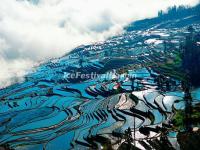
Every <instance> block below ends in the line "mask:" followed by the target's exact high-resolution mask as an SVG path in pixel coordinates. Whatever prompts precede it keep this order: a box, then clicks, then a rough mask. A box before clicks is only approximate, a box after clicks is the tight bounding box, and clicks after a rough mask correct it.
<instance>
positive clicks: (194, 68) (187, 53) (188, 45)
mask: <svg viewBox="0 0 200 150" xmlns="http://www.w3.org/2000/svg"><path fill="white" fill-rule="evenodd" d="M188 31H189V32H190V33H189V35H188V36H187V37H186V41H185V45H184V47H182V54H183V56H182V57H183V63H182V67H183V69H184V71H185V72H186V73H187V75H188V77H189V80H190V82H191V83H192V85H194V86H198V85H200V80H199V72H200V67H199V66H200V57H199V56H200V45H199V44H198V42H199V41H200V34H196V33H195V31H194V29H193V28H192V26H190V27H189V28H188Z"/></svg>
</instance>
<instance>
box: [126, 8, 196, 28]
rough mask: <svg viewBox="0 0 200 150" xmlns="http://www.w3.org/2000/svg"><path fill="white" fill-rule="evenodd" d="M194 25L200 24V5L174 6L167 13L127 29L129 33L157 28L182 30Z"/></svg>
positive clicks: (161, 12) (159, 13)
mask: <svg viewBox="0 0 200 150" xmlns="http://www.w3.org/2000/svg"><path fill="white" fill-rule="evenodd" d="M191 22H192V23H199V22H200V4H198V5H197V6H195V7H186V6H179V7H176V6H173V7H170V8H168V10H167V12H163V11H162V10H161V11H159V12H158V16H157V17H155V18H149V19H144V20H139V21H136V22H133V23H131V24H130V25H128V26H127V27H126V28H125V29H126V30H127V31H133V30H142V29H143V30H144V29H150V28H152V27H155V25H156V26H157V28H176V27H177V28H180V27H184V26H187V25H190V24H191Z"/></svg>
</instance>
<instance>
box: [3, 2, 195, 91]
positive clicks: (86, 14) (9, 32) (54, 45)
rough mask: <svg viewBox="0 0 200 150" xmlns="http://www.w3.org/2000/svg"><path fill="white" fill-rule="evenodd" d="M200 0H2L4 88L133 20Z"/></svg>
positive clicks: (117, 30)
mask: <svg viewBox="0 0 200 150" xmlns="http://www.w3.org/2000/svg"><path fill="white" fill-rule="evenodd" d="M197 2H198V0H140V1H138V0H123V1H122V0H1V1H0V68H1V70H0V82H1V84H0V87H2V86H4V85H8V84H9V83H11V82H10V79H11V78H13V76H16V75H17V76H19V75H18V71H20V72H23V73H20V76H21V75H24V73H25V70H27V69H30V68H31V66H33V65H34V63H36V62H38V61H40V60H45V59H48V58H51V57H58V56H62V55H63V54H65V53H66V52H69V51H70V50H71V49H72V48H74V47H76V46H78V45H81V44H86V43H92V42H95V41H101V40H104V39H106V38H107V37H110V36H112V35H116V34H119V33H121V32H122V29H123V27H124V26H125V25H127V24H128V23H130V22H132V21H133V20H137V19H143V18H146V17H152V16H155V15H156V14H157V11H158V10H160V9H166V8H167V7H168V6H170V5H180V4H184V5H194V4H196V3H197Z"/></svg>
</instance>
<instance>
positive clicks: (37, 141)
mask: <svg viewBox="0 0 200 150" xmlns="http://www.w3.org/2000/svg"><path fill="white" fill-rule="evenodd" d="M184 30H185V29H184V28H182V29H179V30H178V29H176V30H170V31H168V30H164V29H160V30H156V29H151V30H148V31H144V32H142V31H138V32H137V31H133V32H129V33H125V34H123V35H121V36H117V37H114V38H112V39H108V40H107V41H105V42H102V43H96V44H92V45H86V46H80V47H78V48H76V49H74V50H73V51H72V52H71V53H69V54H66V55H65V56H63V57H61V58H58V59H53V60H50V61H48V62H46V63H43V64H41V65H40V66H38V67H37V68H35V70H34V71H33V72H32V73H30V74H28V75H26V76H25V80H24V81H23V82H22V83H17V84H13V85H11V86H9V87H7V88H4V89H1V90H0V99H1V101H0V144H2V145H9V147H10V148H14V149H17V150H21V149H30V150H35V149H45V150H54V149H56V150H63V149H83V150H84V149H102V148H105V147H109V145H111V146H112V148H113V149H118V148H120V146H121V145H122V143H123V142H126V140H127V136H130V137H132V139H133V141H132V144H133V145H135V146H136V147H138V148H139V149H147V148H154V146H155V143H156V142H157V143H158V144H159V140H160V139H161V137H162V135H163V134H165V135H166V137H167V138H166V139H164V140H166V141H167V143H169V144H168V145H169V146H173V147H174V148H177V147H178V143H177V141H176V131H174V130H172V129H171V126H172V125H171V119H172V117H173V116H174V113H175V111H176V110H180V109H183V108H184V107H185V102H184V101H183V97H184V92H183V91H182V89H181V83H180V81H178V80H176V79H174V78H170V77H168V76H164V75H162V74H161V73H162V71H158V69H154V67H156V68H159V65H158V64H159V63H162V62H164V61H165V60H166V58H169V57H172V58H173V55H172V54H173V52H174V51H175V50H176V49H173V48H171V49H170V50H169V51H168V52H163V50H162V49H163V47H164V44H163V39H165V38H166V37H168V36H170V37H172V38H170V39H171V40H172V42H174V44H173V47H176V46H177V45H178V43H177V42H176V41H178V40H180V39H183V36H179V35H180V33H183V31H184ZM169 34H170V35H169ZM77 72H78V74H79V75H77V76H76V73H77ZM91 73H95V74H98V77H97V78H91V76H89V77H85V76H82V77H81V75H84V74H91ZM72 74H75V76H72ZM108 74H109V75H108ZM70 75H71V76H70ZM197 90H199V89H197ZM198 93H199V92H197V91H194V92H193V99H194V103H195V102H196V101H198V99H200V97H199V95H198Z"/></svg>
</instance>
